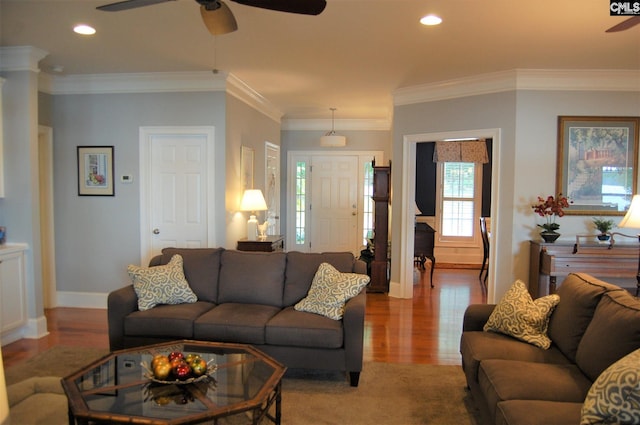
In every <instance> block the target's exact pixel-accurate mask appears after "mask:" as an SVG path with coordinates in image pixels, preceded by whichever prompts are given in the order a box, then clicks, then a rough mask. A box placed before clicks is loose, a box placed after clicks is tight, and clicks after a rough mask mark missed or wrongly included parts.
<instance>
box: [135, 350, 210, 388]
mask: <svg viewBox="0 0 640 425" xmlns="http://www.w3.org/2000/svg"><path fill="white" fill-rule="evenodd" d="M143 366H144V367H145V368H146V369H147V371H148V372H149V374H148V377H149V378H151V379H154V380H157V381H172V382H173V381H187V382H185V383H189V382H192V381H193V380H195V379H199V378H201V377H203V376H204V375H207V372H209V373H212V372H213V370H215V366H214V369H213V370H211V369H210V368H209V365H208V364H207V361H206V360H205V359H203V358H202V357H200V355H199V354H194V353H191V354H187V355H185V354H183V353H181V352H179V351H174V352H171V353H169V354H168V355H164V354H157V355H154V356H153V358H152V360H151V368H148V367H147V366H146V364H144V363H143Z"/></svg>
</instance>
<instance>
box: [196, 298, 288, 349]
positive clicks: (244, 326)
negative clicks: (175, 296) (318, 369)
mask: <svg viewBox="0 0 640 425" xmlns="http://www.w3.org/2000/svg"><path fill="white" fill-rule="evenodd" d="M278 311H280V309H279V308H278V307H273V306H268V305H262V304H238V303H226V304H221V305H219V306H217V307H216V308H214V309H213V310H211V311H208V312H207V313H205V314H203V315H202V316H200V317H198V318H197V319H196V321H195V323H194V325H193V336H194V338H195V339H197V340H203V341H221V342H237V343H241V344H264V343H265V327H266V325H267V322H269V319H271V318H272V317H273V316H275V315H276V314H277V313H278Z"/></svg>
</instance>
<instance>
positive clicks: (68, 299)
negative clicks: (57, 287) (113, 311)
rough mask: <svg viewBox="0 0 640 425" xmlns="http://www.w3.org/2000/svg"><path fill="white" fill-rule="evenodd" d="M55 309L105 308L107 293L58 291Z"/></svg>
mask: <svg viewBox="0 0 640 425" xmlns="http://www.w3.org/2000/svg"><path fill="white" fill-rule="evenodd" d="M56 296H57V301H58V302H57V307H76V308H101V309H106V308H107V297H108V296H109V294H107V293H98V292H70V291H58V292H57V294H56Z"/></svg>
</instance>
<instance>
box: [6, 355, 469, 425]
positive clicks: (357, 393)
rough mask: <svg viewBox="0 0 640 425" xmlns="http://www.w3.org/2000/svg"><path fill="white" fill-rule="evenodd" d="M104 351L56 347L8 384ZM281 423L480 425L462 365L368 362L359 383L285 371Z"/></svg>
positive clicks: (17, 369) (10, 375)
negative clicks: (353, 384) (355, 384)
mask: <svg viewBox="0 0 640 425" xmlns="http://www.w3.org/2000/svg"><path fill="white" fill-rule="evenodd" d="M104 354H107V351H106V350H104V349H97V348H75V347H74V348H71V347H64V346H57V347H54V348H51V349H49V350H48V351H46V352H44V353H42V354H39V355H37V356H36V357H34V358H32V359H29V360H27V361H25V362H22V363H20V364H18V365H15V366H13V367H10V368H8V369H7V370H6V373H5V377H6V380H7V384H8V385H10V384H12V383H15V382H19V381H21V380H23V379H26V378H27V377H29V376H66V375H68V374H71V373H73V372H75V371H76V370H77V369H79V368H81V367H82V366H84V365H86V364H87V363H90V362H91V361H93V360H95V359H97V358H99V357H101V356H102V355H104ZM282 388H283V389H282V423H283V424H284V425H323V424H326V425H334V424H340V425H360V424H362V425H365V424H366V425H370V424H399V425H410V424H434V425H480V420H479V419H477V418H479V414H478V412H477V410H476V409H475V408H474V406H473V402H472V400H471V399H470V395H469V393H468V391H467V390H466V389H465V379H464V374H463V373H462V369H461V367H460V366H434V365H404V364H390V363H378V362H366V363H365V364H364V368H363V371H362V374H361V376H360V385H359V386H358V387H356V388H354V387H351V386H350V385H349V383H348V380H347V379H346V377H345V375H344V374H341V373H331V372H320V371H302V370H289V371H288V372H287V374H286V376H285V378H284V380H283V384H282Z"/></svg>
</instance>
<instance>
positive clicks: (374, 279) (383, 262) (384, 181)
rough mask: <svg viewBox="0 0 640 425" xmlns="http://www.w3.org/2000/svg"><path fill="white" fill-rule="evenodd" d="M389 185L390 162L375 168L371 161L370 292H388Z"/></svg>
mask: <svg viewBox="0 0 640 425" xmlns="http://www.w3.org/2000/svg"><path fill="white" fill-rule="evenodd" d="M390 185H391V162H389V165H388V166H378V167H377V166H376V163H375V160H374V161H373V196H372V199H373V202H374V213H375V216H374V224H373V231H374V235H373V246H374V251H373V253H374V257H373V261H372V262H371V283H370V284H369V288H368V289H369V291H371V292H389V277H388V272H389V258H388V257H389V253H388V251H389V191H390Z"/></svg>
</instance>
